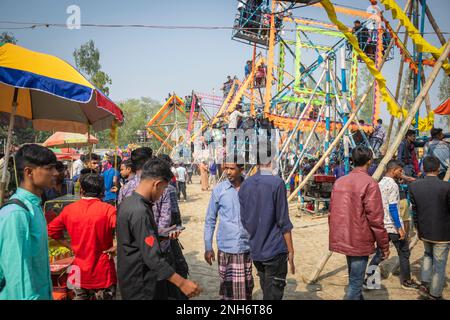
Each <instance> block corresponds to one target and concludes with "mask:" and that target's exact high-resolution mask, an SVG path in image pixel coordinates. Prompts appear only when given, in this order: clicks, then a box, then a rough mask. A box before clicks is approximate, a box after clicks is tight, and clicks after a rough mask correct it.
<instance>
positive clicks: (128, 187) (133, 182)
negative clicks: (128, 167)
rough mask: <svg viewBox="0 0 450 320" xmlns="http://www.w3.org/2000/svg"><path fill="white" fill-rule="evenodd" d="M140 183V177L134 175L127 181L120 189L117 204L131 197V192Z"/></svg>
mask: <svg viewBox="0 0 450 320" xmlns="http://www.w3.org/2000/svg"><path fill="white" fill-rule="evenodd" d="M140 181H141V176H140V175H138V174H135V175H134V176H133V177H132V178H131V179H128V180H127V182H126V183H125V185H124V186H123V187H122V188H120V191H119V198H118V199H117V203H118V204H120V203H121V202H122V201H123V200H124V199H125V198H126V197H128V196H131V194H132V193H133V191H134V190H136V188H137V186H138V185H139V182H140Z"/></svg>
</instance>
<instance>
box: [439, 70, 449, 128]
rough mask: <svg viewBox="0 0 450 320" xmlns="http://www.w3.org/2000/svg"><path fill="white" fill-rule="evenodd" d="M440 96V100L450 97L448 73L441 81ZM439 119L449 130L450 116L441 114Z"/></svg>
mask: <svg viewBox="0 0 450 320" xmlns="http://www.w3.org/2000/svg"><path fill="white" fill-rule="evenodd" d="M438 97H439V100H440V101H445V100H446V99H448V98H449V97H450V78H449V77H448V76H447V75H444V77H443V78H442V80H441V82H440V83H439V95H438ZM438 119H439V120H438V122H439V123H440V124H442V125H447V130H450V116H448V115H447V116H440V117H439V118H438ZM445 120H447V121H445ZM446 122H447V123H446Z"/></svg>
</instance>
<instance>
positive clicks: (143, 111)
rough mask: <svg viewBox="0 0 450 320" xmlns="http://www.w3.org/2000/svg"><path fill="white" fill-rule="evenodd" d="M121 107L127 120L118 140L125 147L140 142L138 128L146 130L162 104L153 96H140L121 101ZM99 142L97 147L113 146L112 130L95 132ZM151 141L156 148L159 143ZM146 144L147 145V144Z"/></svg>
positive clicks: (151, 144) (121, 127)
mask: <svg viewBox="0 0 450 320" xmlns="http://www.w3.org/2000/svg"><path fill="white" fill-rule="evenodd" d="M118 105H119V107H120V108H121V109H122V111H123V113H124V116H125V121H124V124H123V125H122V126H120V127H119V136H118V142H119V146H120V147H123V146H125V145H127V144H130V143H138V136H137V131H138V130H145V125H146V124H147V122H148V121H149V120H150V118H151V117H152V116H153V115H154V114H155V113H156V112H158V110H159V109H160V108H161V104H160V103H158V102H157V101H155V100H153V99H151V98H146V97H143V98H140V99H128V100H125V101H123V102H120V103H119V104H118ZM94 134H95V135H96V136H97V138H98V140H99V144H98V145H97V146H96V147H97V148H113V147H114V141H111V139H110V136H109V134H110V130H105V131H102V132H98V133H94ZM153 140H154V139H152V140H151V141H149V142H148V143H147V144H149V145H150V146H151V147H153V148H155V147H156V146H158V145H159V143H157V142H155V141H153ZM147 144H146V145H147Z"/></svg>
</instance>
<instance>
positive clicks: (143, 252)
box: [116, 158, 200, 300]
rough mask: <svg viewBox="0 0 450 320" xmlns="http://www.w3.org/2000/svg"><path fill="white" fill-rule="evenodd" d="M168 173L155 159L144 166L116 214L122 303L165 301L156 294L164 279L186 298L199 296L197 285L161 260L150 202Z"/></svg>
mask: <svg viewBox="0 0 450 320" xmlns="http://www.w3.org/2000/svg"><path fill="white" fill-rule="evenodd" d="M171 178H172V172H171V170H170V165H169V164H168V163H167V162H166V161H164V160H162V159H159V158H154V159H152V160H149V161H148V162H146V163H145V165H144V167H143V168H142V173H141V178H140V179H141V180H140V183H139V185H138V187H137V188H136V190H135V191H134V192H133V194H132V195H131V196H129V197H127V198H126V199H125V200H124V201H123V202H122V203H121V204H120V206H119V210H118V214H117V229H116V230H117V275H118V280H119V288H120V292H121V295H122V298H123V299H125V300H152V299H155V298H156V299H167V298H168V297H167V296H166V297H164V296H163V295H162V294H161V292H156V291H157V288H158V287H157V282H158V281H162V280H167V281H169V282H171V283H173V284H174V285H176V286H177V287H178V288H179V289H180V290H181V291H182V292H183V293H184V294H185V295H186V296H188V297H189V298H191V297H194V296H197V295H199V294H200V287H199V286H198V285H197V283H195V282H193V281H190V280H186V279H185V278H183V277H181V276H180V275H179V274H177V273H176V272H175V271H174V270H173V268H172V267H171V266H170V264H169V263H168V262H167V261H166V260H165V259H164V258H163V256H162V253H161V248H160V237H159V236H158V227H157V225H156V222H155V218H154V215H153V212H152V202H154V201H156V200H158V199H159V198H160V197H161V194H162V193H163V191H164V189H165V188H166V187H167V185H168V183H169V181H170V179H171Z"/></svg>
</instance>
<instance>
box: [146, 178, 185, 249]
mask: <svg viewBox="0 0 450 320" xmlns="http://www.w3.org/2000/svg"><path fill="white" fill-rule="evenodd" d="M174 201H175V203H174ZM152 210H153V216H154V217H155V222H156V224H157V226H158V233H161V230H162V229H166V228H168V227H170V226H172V225H173V224H177V222H180V224H181V221H174V220H178V219H176V217H174V215H177V214H178V216H179V214H180V209H179V208H178V199H177V190H176V189H175V187H174V186H171V185H168V186H167V188H166V189H165V190H164V192H163V194H162V195H161V197H160V198H159V199H158V200H157V201H155V202H154V203H153V205H152ZM169 246H170V241H168V240H164V241H161V249H162V250H163V251H166V250H167V249H168V248H169Z"/></svg>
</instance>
